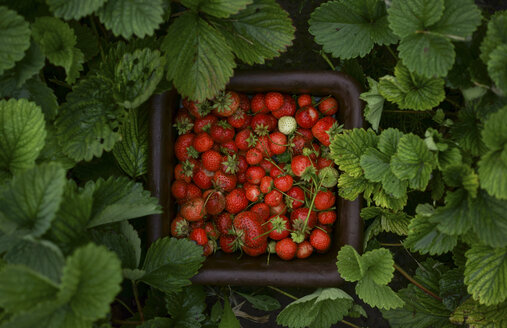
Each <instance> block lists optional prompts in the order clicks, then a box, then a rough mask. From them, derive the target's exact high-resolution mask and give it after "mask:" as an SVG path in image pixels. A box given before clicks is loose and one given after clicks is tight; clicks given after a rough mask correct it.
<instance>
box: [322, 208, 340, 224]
mask: <svg viewBox="0 0 507 328" xmlns="http://www.w3.org/2000/svg"><path fill="white" fill-rule="evenodd" d="M317 219H318V220H319V223H320V224H333V223H335V221H336V212H335V211H328V212H319V214H317Z"/></svg>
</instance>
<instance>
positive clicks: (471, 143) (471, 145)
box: [451, 103, 487, 156]
mask: <svg viewBox="0 0 507 328" xmlns="http://www.w3.org/2000/svg"><path fill="white" fill-rule="evenodd" d="M478 107H479V104H477V103H473V104H469V105H467V106H466V107H465V108H463V109H462V110H460V111H459V112H458V120H456V122H455V123H454V125H453V126H452V127H451V136H452V139H453V140H454V142H456V143H457V145H458V146H459V147H460V148H461V149H463V150H464V151H466V152H469V153H470V154H471V155H472V156H479V155H481V154H483V153H485V152H486V151H487V147H486V145H485V144H484V142H483V141H482V138H481V131H482V128H483V123H482V121H481V120H480V113H479V108H478Z"/></svg>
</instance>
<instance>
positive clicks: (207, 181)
mask: <svg viewBox="0 0 507 328" xmlns="http://www.w3.org/2000/svg"><path fill="white" fill-rule="evenodd" d="M212 177H213V172H210V171H208V170H206V169H204V168H198V169H197V170H196V172H195V174H194V177H193V178H192V179H193V181H194V183H195V185H196V186H197V187H199V188H201V189H202V190H206V189H209V188H211V186H212V185H213V184H212V180H211V179H212Z"/></svg>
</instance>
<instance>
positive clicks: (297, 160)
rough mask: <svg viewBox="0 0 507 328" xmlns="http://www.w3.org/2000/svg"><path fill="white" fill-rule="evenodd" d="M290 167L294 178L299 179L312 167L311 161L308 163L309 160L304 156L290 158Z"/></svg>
mask: <svg viewBox="0 0 507 328" xmlns="http://www.w3.org/2000/svg"><path fill="white" fill-rule="evenodd" d="M290 166H291V169H292V172H293V173H294V174H295V175H296V176H298V177H300V176H302V175H303V173H305V171H306V170H307V168H309V167H311V166H312V161H310V159H309V158H308V157H306V156H304V155H298V156H294V157H292V162H291V165H290Z"/></svg>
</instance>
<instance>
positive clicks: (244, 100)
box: [239, 93, 250, 113]
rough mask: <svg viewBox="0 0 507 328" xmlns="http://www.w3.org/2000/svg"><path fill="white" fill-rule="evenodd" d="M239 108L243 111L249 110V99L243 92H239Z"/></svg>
mask: <svg viewBox="0 0 507 328" xmlns="http://www.w3.org/2000/svg"><path fill="white" fill-rule="evenodd" d="M239 108H240V109H241V110H242V111H244V112H245V113H246V112H248V111H249V110H250V99H248V96H247V95H245V94H244V93H240V94H239Z"/></svg>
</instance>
